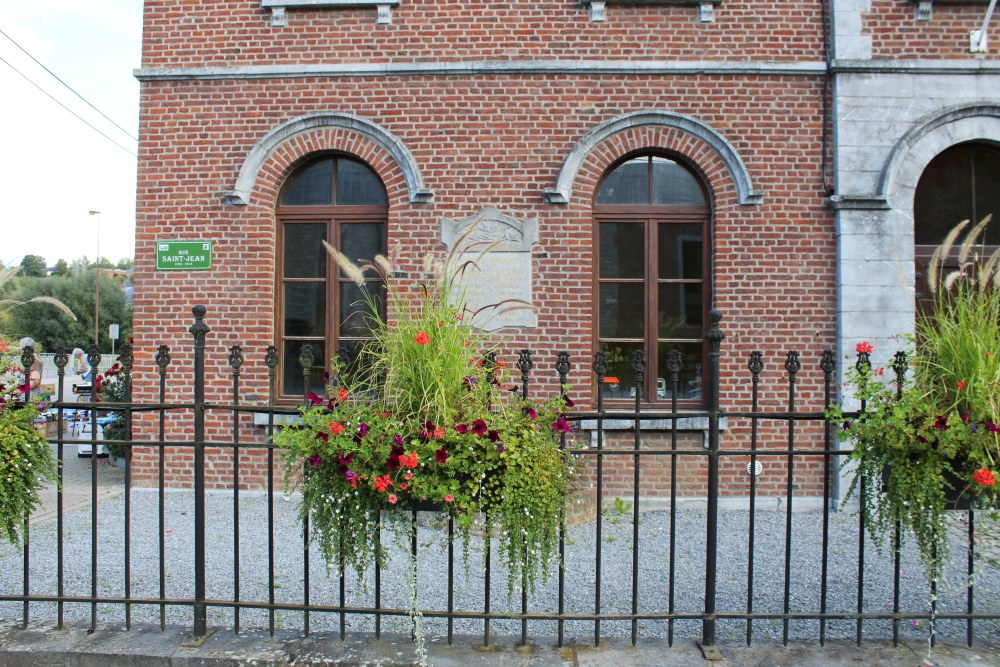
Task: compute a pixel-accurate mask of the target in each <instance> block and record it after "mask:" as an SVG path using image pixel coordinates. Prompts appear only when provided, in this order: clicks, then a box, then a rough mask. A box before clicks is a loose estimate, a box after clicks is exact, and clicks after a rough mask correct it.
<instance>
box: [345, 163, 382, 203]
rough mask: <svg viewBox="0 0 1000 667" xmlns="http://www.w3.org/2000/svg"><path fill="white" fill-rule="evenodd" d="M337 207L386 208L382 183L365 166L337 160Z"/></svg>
mask: <svg viewBox="0 0 1000 667" xmlns="http://www.w3.org/2000/svg"><path fill="white" fill-rule="evenodd" d="M337 205H338V206H366V205H367V206H388V205H389V199H388V197H386V194H385V187H383V186H382V181H380V180H379V177H378V176H377V175H376V174H375V172H374V171H372V170H371V169H369V168H368V167H367V166H366V165H363V164H361V163H360V162H355V161H354V160H345V159H340V160H337Z"/></svg>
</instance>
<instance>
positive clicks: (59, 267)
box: [49, 259, 69, 276]
mask: <svg viewBox="0 0 1000 667" xmlns="http://www.w3.org/2000/svg"><path fill="white" fill-rule="evenodd" d="M67 273H69V264H67V263H66V260H65V259H60V260H59V261H58V262H56V265H55V266H53V267H52V273H50V274H49V275H53V276H65V275H66V274H67Z"/></svg>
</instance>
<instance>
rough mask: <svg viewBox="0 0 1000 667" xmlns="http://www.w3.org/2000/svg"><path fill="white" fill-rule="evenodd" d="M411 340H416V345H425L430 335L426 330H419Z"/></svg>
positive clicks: (429, 339) (429, 340)
mask: <svg viewBox="0 0 1000 667" xmlns="http://www.w3.org/2000/svg"><path fill="white" fill-rule="evenodd" d="M413 340H414V341H416V343H417V345H427V344H429V343H430V342H431V337H430V336H428V335H427V332H426V331H421V332H420V333H418V334H417V335H416V337H414V339H413Z"/></svg>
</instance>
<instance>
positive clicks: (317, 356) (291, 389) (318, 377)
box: [281, 340, 330, 396]
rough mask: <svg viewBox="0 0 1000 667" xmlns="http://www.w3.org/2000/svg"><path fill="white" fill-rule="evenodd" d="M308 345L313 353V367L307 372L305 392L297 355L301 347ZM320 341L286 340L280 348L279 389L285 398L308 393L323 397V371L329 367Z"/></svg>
mask: <svg viewBox="0 0 1000 667" xmlns="http://www.w3.org/2000/svg"><path fill="white" fill-rule="evenodd" d="M305 345H308V346H309V347H310V349H311V350H312V353H313V366H312V369H311V370H310V372H309V389H308V390H306V388H305V386H306V383H305V377H304V376H303V370H302V366H300V365H299V355H300V354H301V353H302V347H303V346H305ZM324 349H325V347H324V345H323V343H322V341H318V340H310V341H301V340H286V341H285V343H284V345H283V346H282V350H281V351H282V356H281V388H282V391H283V393H284V394H285V395H286V396H305V394H306V393H307V392H308V391H314V392H316V393H317V394H319V395H320V396H322V395H323V392H324V391H325V388H324V387H323V371H325V370H326V369H327V368H328V367H329V365H330V363H329V362H330V360H329V359H327V358H326V354H325V353H324Z"/></svg>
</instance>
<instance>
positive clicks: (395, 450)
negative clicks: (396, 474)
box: [385, 445, 406, 470]
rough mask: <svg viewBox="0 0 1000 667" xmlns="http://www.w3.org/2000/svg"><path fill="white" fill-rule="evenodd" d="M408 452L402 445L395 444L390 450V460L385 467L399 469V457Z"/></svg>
mask: <svg viewBox="0 0 1000 667" xmlns="http://www.w3.org/2000/svg"><path fill="white" fill-rule="evenodd" d="M405 453H406V450H405V449H403V448H402V447H397V446H396V445H393V447H392V449H390V450H389V460H388V461H386V462H385V467H386V468H388V469H389V470H398V469H399V457H400V456H402V455H403V454H405Z"/></svg>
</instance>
